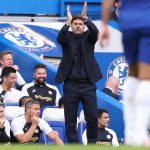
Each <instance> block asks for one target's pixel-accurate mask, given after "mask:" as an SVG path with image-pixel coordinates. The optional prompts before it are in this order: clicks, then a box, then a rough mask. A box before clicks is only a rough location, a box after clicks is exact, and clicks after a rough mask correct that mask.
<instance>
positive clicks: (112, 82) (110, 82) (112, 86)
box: [102, 76, 119, 100]
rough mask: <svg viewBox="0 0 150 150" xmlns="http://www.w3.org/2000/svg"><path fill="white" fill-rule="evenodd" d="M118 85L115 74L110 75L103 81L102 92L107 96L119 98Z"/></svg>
mask: <svg viewBox="0 0 150 150" xmlns="http://www.w3.org/2000/svg"><path fill="white" fill-rule="evenodd" d="M118 87H119V80H118V78H117V77H115V76H111V77H110V78H108V79H107V81H106V82H105V88H104V89H103V90H102V91H103V92H104V93H106V94H108V95H109V96H111V97H113V98H115V99H116V100H119V96H118V95H117V91H118Z"/></svg>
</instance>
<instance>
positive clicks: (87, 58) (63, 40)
mask: <svg viewBox="0 0 150 150" xmlns="http://www.w3.org/2000/svg"><path fill="white" fill-rule="evenodd" d="M86 25H87V27H88V30H87V31H86V32H84V33H83V36H82V39H81V49H82V54H83V59H84V64H85V69H86V72H87V75H88V78H89V80H90V81H91V82H92V83H95V82H96V81H98V80H99V79H100V78H102V74H101V71H100V69H99V66H98V64H97V62H96V60H95V57H94V46H95V43H96V41H97V39H98V29H97V28H96V26H95V25H94V24H93V23H92V22H91V21H90V20H87V22H86ZM68 29H69V26H67V25H66V24H65V25H64V26H63V27H62V29H61V30H60V32H59V34H58V37H57V41H58V43H59V44H60V45H61V46H62V50H63V58H62V60H61V63H60V65H59V68H58V71H57V75H56V83H61V82H63V81H65V79H66V78H67V77H68V75H69V72H70V69H71V65H72V62H73V59H74V51H75V49H76V43H75V40H74V38H75V37H74V36H73V33H72V32H70V31H68Z"/></svg>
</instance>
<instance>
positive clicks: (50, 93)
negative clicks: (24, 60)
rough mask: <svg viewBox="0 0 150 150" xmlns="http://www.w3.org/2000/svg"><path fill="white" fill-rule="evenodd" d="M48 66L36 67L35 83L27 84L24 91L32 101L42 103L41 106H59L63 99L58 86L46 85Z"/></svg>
mask: <svg viewBox="0 0 150 150" xmlns="http://www.w3.org/2000/svg"><path fill="white" fill-rule="evenodd" d="M46 78H47V74H46V66H45V65H43V64H37V65H35V67H34V81H33V82H31V83H28V84H25V85H24V86H23V88H22V91H24V92H26V93H27V94H28V95H29V96H30V97H31V98H32V99H34V100H37V101H39V102H40V106H41V107H43V106H58V101H59V99H60V97H61V95H60V93H59V90H58V88H57V87H56V86H53V85H50V84H47V83H46Z"/></svg>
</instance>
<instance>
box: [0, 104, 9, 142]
mask: <svg viewBox="0 0 150 150" xmlns="http://www.w3.org/2000/svg"><path fill="white" fill-rule="evenodd" d="M8 142H10V124H9V122H8V120H6V119H5V113H4V106H3V104H0V143H8Z"/></svg>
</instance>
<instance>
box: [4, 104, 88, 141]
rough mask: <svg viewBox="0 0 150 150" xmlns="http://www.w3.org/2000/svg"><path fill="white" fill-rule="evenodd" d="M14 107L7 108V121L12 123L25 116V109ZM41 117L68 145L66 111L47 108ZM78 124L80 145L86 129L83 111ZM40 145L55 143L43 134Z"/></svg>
mask: <svg viewBox="0 0 150 150" xmlns="http://www.w3.org/2000/svg"><path fill="white" fill-rule="evenodd" d="M11 105H12V106H11ZM14 105H15V104H9V106H8V105H6V106H5V115H6V119H7V120H9V121H10V122H11V121H12V120H13V119H14V118H16V117H17V116H20V115H22V114H24V108H23V107H19V106H17V105H16V106H14ZM41 116H42V119H43V120H45V121H47V122H48V124H49V125H50V126H51V127H52V128H53V130H56V131H57V132H58V133H59V136H60V138H61V139H62V141H63V142H64V143H67V139H66V134H65V118H64V109H60V108H52V107H46V108H45V109H43V110H42V115H41ZM80 117H81V118H80ZM80 120H81V121H80ZM77 122H78V127H77V134H78V139H79V143H82V133H83V131H84V130H85V127H86V123H85V121H84V115H83V111H81V114H80V116H79V121H77ZM40 143H45V144H53V141H51V140H50V139H49V138H48V137H47V136H46V135H44V133H42V135H41V137H40Z"/></svg>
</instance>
